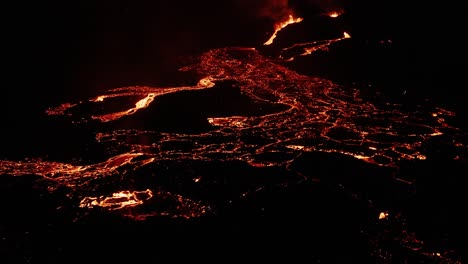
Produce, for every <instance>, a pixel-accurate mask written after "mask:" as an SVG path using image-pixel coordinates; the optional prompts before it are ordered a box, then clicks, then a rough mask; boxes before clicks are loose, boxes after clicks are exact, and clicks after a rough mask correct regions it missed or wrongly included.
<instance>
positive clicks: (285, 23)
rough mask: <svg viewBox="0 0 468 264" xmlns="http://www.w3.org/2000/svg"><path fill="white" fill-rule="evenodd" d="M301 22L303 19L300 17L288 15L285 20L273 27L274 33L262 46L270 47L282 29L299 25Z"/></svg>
mask: <svg viewBox="0 0 468 264" xmlns="http://www.w3.org/2000/svg"><path fill="white" fill-rule="evenodd" d="M302 20H303V19H302V18H301V17H294V16H293V15H289V16H288V19H287V20H285V21H281V22H279V23H277V24H276V25H275V31H274V32H273V34H272V35H271V37H270V38H269V39H268V40H267V41H266V42H265V43H264V44H263V45H271V44H272V43H273V40H275V38H276V35H277V34H278V32H280V31H281V30H282V29H283V28H285V27H287V26H288V25H291V24H295V23H299V22H301V21H302Z"/></svg>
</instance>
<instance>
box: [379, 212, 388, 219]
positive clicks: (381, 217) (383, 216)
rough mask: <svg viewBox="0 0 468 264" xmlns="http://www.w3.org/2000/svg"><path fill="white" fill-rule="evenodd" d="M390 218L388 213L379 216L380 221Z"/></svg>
mask: <svg viewBox="0 0 468 264" xmlns="http://www.w3.org/2000/svg"><path fill="white" fill-rule="evenodd" d="M387 217H388V213H387V212H381V213H380V214H379V220H382V219H386V218H387Z"/></svg>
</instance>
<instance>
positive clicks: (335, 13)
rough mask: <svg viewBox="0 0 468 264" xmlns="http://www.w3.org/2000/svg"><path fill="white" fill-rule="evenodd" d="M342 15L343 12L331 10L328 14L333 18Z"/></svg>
mask: <svg viewBox="0 0 468 264" xmlns="http://www.w3.org/2000/svg"><path fill="white" fill-rule="evenodd" d="M340 15H341V13H338V12H331V13H329V14H328V16H329V17H332V18H337V17H339V16H340Z"/></svg>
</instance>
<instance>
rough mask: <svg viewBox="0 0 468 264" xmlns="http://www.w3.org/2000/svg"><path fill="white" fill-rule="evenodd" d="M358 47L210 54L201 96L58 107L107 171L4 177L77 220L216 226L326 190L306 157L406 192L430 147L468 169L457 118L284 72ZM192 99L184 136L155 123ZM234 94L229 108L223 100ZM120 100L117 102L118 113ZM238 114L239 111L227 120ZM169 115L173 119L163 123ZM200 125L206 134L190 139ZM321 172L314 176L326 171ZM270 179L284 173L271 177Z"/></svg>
mask: <svg viewBox="0 0 468 264" xmlns="http://www.w3.org/2000/svg"><path fill="white" fill-rule="evenodd" d="M330 16H332V17H333V16H334V14H330ZM301 21H302V18H296V17H294V16H293V15H290V16H289V18H288V20H286V21H283V22H281V23H278V24H277V25H276V26H275V32H274V33H273V35H272V36H271V38H270V39H269V40H268V41H267V42H265V43H264V45H270V44H272V43H273V41H274V39H275V38H276V35H277V33H278V32H279V31H280V30H282V29H283V28H285V27H286V26H288V25H290V24H292V23H299V22H301ZM348 38H350V35H348V34H347V33H346V32H344V34H343V37H340V38H337V39H331V40H319V41H313V42H308V43H298V44H294V45H292V46H290V47H287V48H283V49H282V50H281V59H283V60H281V61H280V62H279V63H278V59H277V58H269V57H267V56H265V55H264V54H262V53H261V52H259V51H258V50H257V49H255V48H233V47H226V48H218V49H212V50H208V51H206V52H204V53H203V54H200V55H199V56H198V58H197V60H196V62H195V63H193V64H191V65H188V66H186V67H183V68H181V69H180V70H181V71H184V72H190V73H191V74H192V75H191V76H196V78H198V83H197V84H196V85H190V84H187V85H184V86H176V87H149V86H130V87H121V88H117V89H111V90H109V91H107V92H105V93H104V94H100V95H96V96H94V97H92V98H90V99H89V100H86V101H78V102H67V103H63V104H62V105H59V106H57V107H50V108H49V109H48V110H47V114H48V115H49V117H50V118H51V119H52V121H54V118H55V117H57V116H58V117H60V118H63V119H65V120H69V121H70V124H73V125H79V126H87V125H89V126H92V128H93V129H92V133H93V134H92V135H93V136H94V139H95V142H93V143H95V144H96V145H98V146H99V147H101V148H102V149H103V150H104V152H105V154H104V155H103V156H104V157H102V160H101V161H100V162H95V163H92V164H77V162H76V161H73V162H72V161H70V162H68V163H67V162H56V161H52V160H49V161H48V160H27V161H11V160H0V175H7V176H11V177H12V178H15V179H16V177H26V176H30V175H34V176H35V177H37V178H39V179H40V180H38V181H37V182H38V183H37V185H38V186H41V184H42V185H46V186H47V187H46V188H45V189H46V191H47V192H48V193H51V194H57V193H58V194H57V195H59V194H62V193H66V197H67V198H69V199H70V200H71V201H72V202H73V205H72V206H70V210H71V211H74V210H76V211H79V213H77V214H81V213H82V212H83V211H84V212H85V213H84V214H86V213H87V212H89V211H93V210H95V209H96V208H97V209H98V210H99V209H101V210H103V211H105V212H108V213H116V214H120V215H121V216H124V217H127V218H130V219H132V220H147V219H148V218H151V217H156V218H157V217H167V218H179V219H185V220H187V219H196V218H201V217H204V216H207V215H210V214H213V215H214V214H216V213H218V211H217V208H223V206H226V205H227V204H232V203H233V201H234V202H235V201H244V200H245V199H248V198H249V197H251V196H254V194H258V193H259V192H262V191H263V190H265V189H267V188H268V187H270V188H271V186H281V187H287V186H288V185H290V184H297V183H299V182H304V181H306V180H311V182H312V181H315V182H318V181H319V179H317V178H314V177H315V175H314V174H313V173H312V174H311V175H308V174H307V173H303V171H301V170H300V169H297V167H296V165H297V164H298V163H300V162H304V161H303V160H304V159H305V158H304V157H307V155H315V154H317V155H328V156H338V157H340V158H342V159H346V160H352V162H356V163H358V164H359V166H356V168H358V167H359V168H361V167H364V166H371V167H372V172H375V174H376V175H372V176H374V177H377V178H378V177H379V176H381V175H380V174H385V173H387V174H385V175H391V177H389V178H390V179H389V182H391V183H392V184H394V185H397V184H398V185H399V186H400V185H403V186H404V188H407V189H410V188H411V187H412V186H413V184H414V183H415V178H414V175H411V174H409V175H408V174H405V177H406V178H401V175H400V174H399V173H398V171H399V169H400V167H401V164H402V163H406V164H408V163H411V162H420V161H424V160H426V159H427V158H428V157H429V156H430V155H432V154H433V153H432V152H431V151H433V149H431V148H428V147H427V146H428V145H429V143H430V142H433V141H437V142H438V147H440V148H444V147H445V148H447V149H450V150H451V153H450V155H448V154H447V157H445V158H446V159H447V160H467V158H468V145H467V141H466V133H465V132H464V131H463V130H462V129H460V128H458V127H456V125H454V124H452V123H451V118H452V117H453V116H454V115H455V113H454V112H451V111H449V110H446V109H444V108H441V107H428V106H423V105H417V106H414V108H412V109H411V110H408V109H407V108H405V107H404V106H403V105H402V104H399V103H395V102H391V101H388V100H385V98H384V97H382V96H381V95H379V94H376V93H373V92H372V91H365V90H364V89H362V87H354V86H343V85H339V84H336V83H334V82H333V81H330V80H326V79H322V78H316V77H311V76H306V75H302V74H299V73H298V72H296V71H294V70H292V69H290V68H288V67H286V66H284V65H282V64H281V63H284V61H285V60H286V61H287V60H292V59H294V58H295V57H296V56H305V55H309V54H312V53H313V52H315V51H318V50H324V49H327V48H329V46H330V45H331V44H332V43H335V42H337V41H342V40H344V39H348ZM187 83H191V84H194V83H195V81H194V80H188V81H187ZM187 93H191V95H193V96H195V95H199V94H201V95H200V97H190V99H191V100H186V101H184V103H185V104H189V106H190V107H192V108H190V109H189V110H190V111H187V112H184V113H186V115H187V117H186V119H183V118H181V119H182V120H170V122H169V123H170V124H173V123H177V122H182V123H183V122H186V123H183V124H182V125H183V128H184V130H180V131H178V130H174V129H168V127H165V126H164V124H159V123H158V122H157V121H158V119H156V118H155V116H156V115H158V114H159V115H160V116H163V117H166V118H168V119H169V118H171V113H172V112H170V111H175V110H177V109H176V108H177V107H181V108H183V107H185V106H184V105H182V106H181V105H174V103H173V102H174V101H176V102H177V100H174V98H177V97H178V96H179V97H183V96H184V95H185V96H186V95H187ZM213 94H214V95H213ZM226 94H227V95H229V96H227V97H228V98H226V97H223V96H226ZM369 94H371V95H369ZM193 98H199V100H200V102H193V101H195V99H193ZM200 98H201V99H200ZM112 100H119V102H120V103H121V104H119V109H115V108H116V107H115V105H113V104H112V103H111V101H112ZM171 100H172V101H171ZM165 102H166V104H164V103H165ZM167 102H169V103H167ZM211 105H217V106H218V107H219V106H221V107H220V108H223V109H218V108H216V107H213V108H210V107H208V106H211ZM228 106H230V107H232V108H236V109H235V110H229V111H228V110H226V109H227V108H228ZM164 107H166V108H164ZM170 107H173V108H170ZM197 107H198V108H197ZM224 108H226V109H224ZM168 109H169V110H168ZM163 110H166V111H167V112H166V113H162V114H161V112H163ZM198 112H200V113H198ZM194 113H195V114H194ZM197 114H198V115H197ZM179 117H180V116H179ZM72 121H73V122H72ZM135 124H138V125H135ZM194 124H196V125H199V126H200V127H202V129H195V128H194V129H193V130H190V128H192V127H191V126H195V125H194ZM197 128H198V127H197ZM314 162H316V163H313V164H308V165H307V166H309V165H310V166H311V167H314V166H318V165H319V163H320V162H321V161H320V160H317V161H314ZM219 164H223V166H226V167H228V168H230V169H228V170H216V169H213V168H219V167H222V166H220V165H219ZM226 164H228V165H226ZM231 168H232V169H231ZM272 169H277V171H275V172H278V171H279V172H278V173H275V175H274V176H272V177H266V176H265V175H263V174H264V173H265V171H268V170H272ZM307 169H308V168H306V169H305V170H307ZM388 172H390V173H388ZM353 173H355V172H354V171H353V172H352V173H350V175H349V177H350V178H352V176H353V175H351V174H353ZM333 176H334V175H333ZM340 177H343V178H346V177H348V175H344V176H343V175H340ZM330 185H331V184H330ZM343 188H345V187H343ZM363 196H364V195H363ZM363 196H361V197H360V198H359V197H358V195H354V194H353V195H352V197H353V199H358V198H359V199H362V200H363V201H365V202H363V204H364V203H366V202H367V201H370V200H368V198H367V197H364V198H363ZM369 203H370V202H369ZM369 207H370V208H372V209H375V210H376V211H377V210H378V211H377V212H382V213H380V215H379V214H378V215H377V216H378V217H376V219H377V220H380V222H386V221H387V220H388V221H391V220H392V219H393V218H392V217H394V215H398V214H394V213H393V212H392V213H391V214H390V213H387V210H386V209H385V208H374V207H372V205H370V206H369ZM395 217H396V216H395ZM364 229H365V228H364V227H363V230H364ZM371 229H372V227H370V228H369V230H371ZM371 231H372V230H371ZM371 231H369V233H370V232H371ZM362 232H363V233H365V232H367V231H366V230H364V231H362ZM401 233H402V234H403V235H406V237H404V236H403V235H402V238H401V239H400V240H399V242H401V243H400V244H401V245H403V247H406V248H410V246H406V245H409V244H410V242H411V241H413V242H414V241H419V240H417V239H411V238H410V236H409V235H408V233H406V230H404V231H401ZM408 241H409V242H408ZM406 242H407V243H406ZM376 243H377V242H376ZM405 243H406V244H405ZM419 244H421V243H418V245H419ZM382 247H384V246H382ZM379 250H380V248H378V249H376V250H375V252H381V251H379ZM418 250H419V249H418ZM426 253H427V252H424V253H423V254H426ZM427 254H429V253H427ZM431 254H432V253H431ZM434 254H435V253H434Z"/></svg>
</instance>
